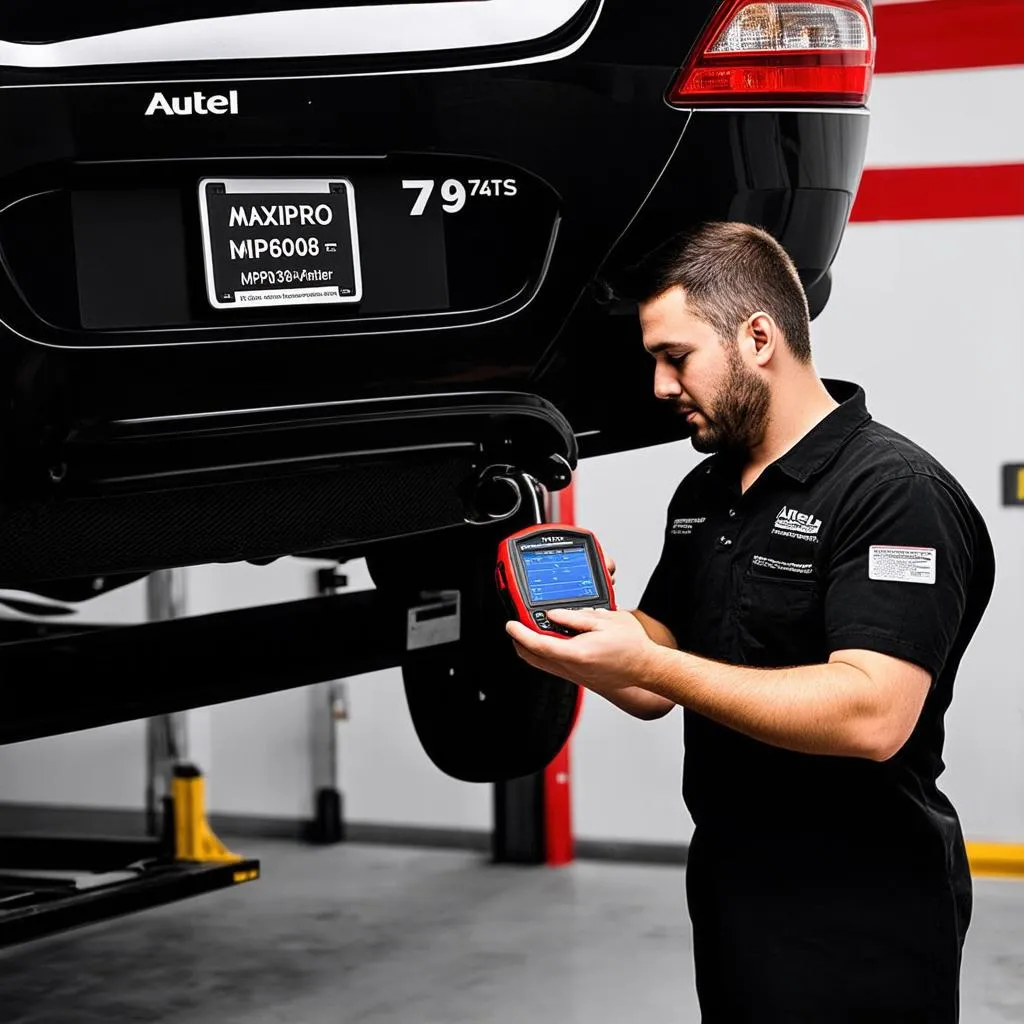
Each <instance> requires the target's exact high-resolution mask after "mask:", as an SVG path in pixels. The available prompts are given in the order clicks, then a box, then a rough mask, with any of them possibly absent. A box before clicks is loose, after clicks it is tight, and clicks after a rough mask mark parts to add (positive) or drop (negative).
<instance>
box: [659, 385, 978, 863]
mask: <svg viewBox="0 0 1024 1024" xmlns="http://www.w3.org/2000/svg"><path fill="white" fill-rule="evenodd" d="M825 383H826V386H827V387H828V389H829V391H830V393H831V394H832V395H833V397H834V398H835V399H836V400H837V401H839V402H840V403H841V404H840V406H839V408H837V409H835V410H834V411H833V412H832V413H831V414H830V415H829V416H827V417H826V418H825V419H824V420H823V421H822V422H821V423H819V424H818V425H817V426H816V427H814V429H813V430H811V431H810V433H808V434H807V435H806V436H805V437H804V438H803V439H802V440H801V441H800V442H799V443H798V444H797V445H796V446H795V447H793V448H792V449H791V450H790V451H789V452H788V453H786V455H784V456H783V457H782V458H780V459H779V460H778V461H776V462H775V463H773V464H772V465H770V466H769V467H768V468H767V469H766V470H765V471H764V473H763V474H762V475H761V477H760V478H759V479H758V480H757V481H756V482H755V483H754V484H753V486H751V487H750V488H749V489H748V490H747V492H746V493H745V494H741V490H740V468H741V467H740V465H739V464H738V463H737V462H736V461H730V458H729V457H727V456H724V455H721V454H720V455H715V456H712V457H710V458H709V459H707V460H705V461H704V462H703V463H702V464H701V465H699V466H698V467H697V468H696V469H695V470H693V472H691V473H690V474H689V475H688V476H687V477H686V479H685V480H683V482H682V483H681V484H680V486H679V488H678V490H677V491H676V493H675V496H674V497H673V498H672V501H671V504H670V505H669V511H668V522H667V526H666V531H665V542H664V550H663V553H662V555H661V559H660V561H659V563H658V565H657V567H656V569H655V571H654V574H653V576H652V578H651V580H650V583H649V584H648V586H647V588H646V591H645V593H644V595H643V598H642V599H641V601H640V604H639V607H640V609H641V610H642V611H644V612H646V613H647V614H648V615H650V616H652V617H653V618H655V619H657V620H658V621H660V622H662V623H664V624H665V625H666V626H667V627H668V628H669V629H671V630H672V633H673V634H674V636H675V637H676V639H677V641H678V643H679V647H680V649H682V650H686V651H691V652H693V653H695V654H698V655H702V656H705V657H707V658H712V659H717V660H720V661H724V662H728V663H731V664H738V665H751V666H760V667H782V666H798V665H812V664H821V663H824V662H827V661H828V658H829V655H830V654H831V653H832V652H833V651H837V650H844V649H851V648H858V649H864V650H871V651H879V652H881V653H883V654H887V655H891V656H893V657H896V658H901V659H903V660H906V661H909V662H913V663H915V664H917V665H921V666H923V667H924V668H926V669H927V670H928V671H929V672H930V673H931V674H932V676H933V685H932V688H931V691H930V693H929V694H928V697H927V700H926V702H925V706H924V710H923V712H922V714H921V717H920V719H919V722H918V724H917V727H916V729H915V730H914V733H913V735H912V737H911V738H910V740H909V741H908V742H907V743H906V745H905V746H904V747H903V749H902V750H901V751H900V752H899V753H898V754H897V755H896V756H895V757H893V758H892V759H890V760H889V761H887V762H884V763H881V764H879V763H876V762H872V761H869V760H867V759H862V758H849V757H833V756H816V755H809V754H801V753H796V752H793V751H788V750H784V749H782V748H779V747H774V746H771V745H769V744H766V743H761V742H758V741H757V740H754V739H751V738H749V737H747V736H745V735H742V734H741V733H738V732H736V731H734V730H732V729H729V728H726V727H725V726H722V725H718V724H716V723H714V722H712V721H710V720H709V719H707V718H705V717H703V716H701V715H699V714H696V713H694V712H692V711H690V710H686V711H685V714H684V723H685V725H684V729H685V767H684V773H683V794H684V797H685V800H686V804H687V806H688V808H689V810H690V812H691V814H692V816H693V819H694V821H695V823H696V824H697V826H698V831H699V830H700V828H701V826H707V830H717V831H719V832H729V831H735V832H736V833H738V834H745V835H751V834H754V833H761V834H765V833H770V834H772V835H777V836H781V835H789V836H800V835H813V834H819V835H820V834H821V833H823V832H824V833H831V834H833V835H836V836H840V837H843V842H846V841H848V842H849V844H850V848H851V849H852V848H853V847H854V846H856V845H857V843H858V841H859V838H863V837H864V836H872V835H873V836H881V835H884V836H885V837H886V839H887V840H889V841H892V840H896V843H897V845H900V846H902V847H903V848H904V849H910V850H912V851H913V856H914V857H915V858H918V857H923V858H925V860H923V861H921V862H920V863H921V865H922V867H923V866H925V864H926V863H927V864H931V865H933V866H935V867H938V868H939V869H943V868H945V869H949V868H950V865H951V864H954V862H955V866H956V868H957V870H959V871H963V870H966V868H965V866H964V864H963V857H962V837H961V836H960V830H959V824H958V822H957V819H956V815H955V813H954V811H953V808H952V806H951V805H950V803H949V801H948V800H947V799H946V797H945V796H944V795H942V793H941V792H940V791H939V789H938V788H937V786H936V779H937V777H938V776H939V774H940V773H941V772H942V770H943V762H942V745H943V715H944V713H945V711H946V708H947V707H948V706H949V703H950V699H951V696H952V691H953V680H954V677H955V676H956V672H957V668H958V666H959V664H960V660H961V657H962V655H963V653H964V650H965V648H966V647H967V644H968V642H969V641H970V639H971V636H972V635H973V633H974V631H975V628H976V627H977V625H978V622H979V620H980V618H981V615H982V612H983V611H984V609H985V606H986V605H987V603H988V600H989V596H990V594H991V591H992V585H993V576H994V558H993V551H992V546H991V542H990V540H989V537H988V533H987V530H986V528H985V524H984V522H983V521H982V519H981V516H980V515H979V513H978V511H977V509H976V508H975V507H974V505H973V504H972V503H971V501H970V499H969V498H968V497H967V495H966V494H965V493H964V491H963V489H962V488H961V487H960V486H959V484H958V483H957V482H956V480H954V479H953V477H952V476H951V475H950V474H949V473H948V472H947V471H946V470H945V469H943V467H942V466H941V465H939V463H938V462H936V460H935V459H934V458H932V457H931V456H930V455H929V454H928V453H926V452H924V451H923V450H922V449H920V448H919V447H917V446H916V445H915V444H913V443H912V442H911V441H909V440H907V439H906V438H904V437H902V436H901V435H899V434H897V433H896V432H895V431H893V430H890V429H888V428H887V427H884V426H882V425H880V424H878V423H875V422H874V421H873V420H872V418H871V416H870V415H869V413H868V411H867V408H866V406H865V398H864V392H863V391H862V390H861V389H860V388H859V387H857V386H856V385H853V384H847V383H844V382H840V381H826V382H825ZM765 685H766V686H770V685H771V683H770V682H767V683H766V684H765ZM908 844H909V845H908ZM958 844H959V849H960V851H961V852H960V853H959V854H957V847H958ZM933 856H934V857H935V858H938V859H937V860H932V857H933ZM915 863H916V861H915Z"/></svg>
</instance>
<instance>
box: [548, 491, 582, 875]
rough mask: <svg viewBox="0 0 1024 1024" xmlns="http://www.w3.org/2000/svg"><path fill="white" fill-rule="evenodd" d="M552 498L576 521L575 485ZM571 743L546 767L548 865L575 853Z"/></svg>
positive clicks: (559, 512)
mask: <svg viewBox="0 0 1024 1024" xmlns="http://www.w3.org/2000/svg"><path fill="white" fill-rule="evenodd" d="M549 500H550V504H551V506H552V514H551V519H552V521H553V522H557V523H568V524H570V525H571V524H573V523H574V522H575V521H576V500H575V495H574V493H573V485H572V484H569V486H568V487H566V488H565V489H564V490H561V491H556V492H555V493H554V494H552V495H551V497H550V499H549ZM582 699H583V695H582V692H581V693H580V697H579V699H578V700H577V702H576V715H575V717H574V720H573V730H575V728H576V719H578V717H579V713H580V703H581V701H582ZM571 746H572V738H571V733H570V738H569V739H568V740H566V741H565V746H563V747H562V749H561V750H560V751H559V752H558V756H557V757H556V758H555V759H554V760H553V761H552V762H551V763H550V764H549V765H548V766H547V767H546V768H545V769H544V841H545V845H546V848H547V849H546V857H545V860H546V863H547V865H548V866H549V867H560V866H561V865H563V864H570V863H572V860H573V857H574V856H575V852H576V851H575V844H574V842H573V834H572V770H571V761H570V748H571Z"/></svg>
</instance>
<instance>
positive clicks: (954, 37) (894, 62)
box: [874, 0, 1024, 75]
mask: <svg viewBox="0 0 1024 1024" xmlns="http://www.w3.org/2000/svg"><path fill="white" fill-rule="evenodd" d="M874 17H875V34H876V35H877V37H878V53H877V57H876V60H875V72H876V73H877V74H880V75H885V74H898V73H901V72H905V71H942V70H945V69H949V68H987V67H997V66H1002V65H1007V64H1021V63H1024V3H1022V2H1021V0H931V2H930V3H903V4H901V3H896V4H885V5H883V6H879V7H876V8H875V13H874Z"/></svg>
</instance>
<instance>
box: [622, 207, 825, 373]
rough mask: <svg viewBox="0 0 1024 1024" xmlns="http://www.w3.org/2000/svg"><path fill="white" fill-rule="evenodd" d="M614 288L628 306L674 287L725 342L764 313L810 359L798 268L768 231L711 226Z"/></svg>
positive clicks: (664, 248)
mask: <svg viewBox="0 0 1024 1024" xmlns="http://www.w3.org/2000/svg"><path fill="white" fill-rule="evenodd" d="M608 283H609V286H610V288H611V290H612V292H613V293H614V294H615V296H616V297H617V298H618V299H620V300H624V301H628V302H637V303H640V302H648V301H649V300H651V299H653V298H656V297H657V296H658V295H661V294H662V293H663V292H666V291H668V289H669V288H672V287H673V286H675V285H679V286H680V287H682V288H683V290H684V291H685V293H686V301H687V303H688V304H689V306H690V307H691V308H692V309H693V311H694V313H695V314H696V315H697V316H699V317H700V318H701V319H702V320H704V321H705V322H706V323H708V324H709V325H710V326H711V327H713V328H714V329H715V330H716V331H718V333H719V334H720V335H721V337H722V338H723V339H725V340H730V341H731V340H732V339H733V338H734V337H735V336H736V330H737V328H738V327H739V325H740V324H741V323H743V321H744V320H746V318H747V317H748V316H750V315H751V314H752V313H755V312H757V311H758V310H763V311H764V312H765V313H768V314H769V315H770V316H771V317H772V318H773V319H774V320H775V322H776V323H777V324H778V325H779V328H780V329H781V330H782V333H783V334H784V335H785V338H786V342H787V343H788V345H789V347H790V349H791V350H792V352H793V354H794V355H795V356H796V358H797V359H799V360H800V362H803V363H806V362H809V361H810V358H811V331H810V312H809V310H808V306H807V296H806V294H805V292H804V289H803V285H802V284H801V283H800V276H799V274H798V273H797V269H796V267H795V266H794V264H793V261H792V260H791V259H790V258H789V254H788V253H787V252H786V250H785V249H783V248H782V246H781V245H780V244H779V243H778V242H777V241H776V240H775V239H774V238H773V237H772V236H771V235H770V234H768V232H767V231H762V230H761V229H760V228H757V227H754V226H753V225H752V224H743V223H739V222H735V221H712V222H709V223H705V224H700V225H697V226H696V227H693V228H690V229H688V230H686V231H682V232H680V233H679V234H677V235H674V236H673V237H671V238H669V239H668V240H667V241H665V242H663V243H662V244H661V245H659V246H658V248H657V249H655V250H654V251H653V252H650V253H648V254H647V256H645V257H644V258H643V259H642V260H640V261H639V262H638V263H636V264H634V265H633V266H631V267H629V268H627V269H626V270H625V271H623V272H622V273H621V274H619V275H617V276H616V277H615V278H614V279H612V280H610V281H609V282H608Z"/></svg>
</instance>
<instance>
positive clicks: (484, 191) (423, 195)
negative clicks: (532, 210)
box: [402, 178, 519, 217]
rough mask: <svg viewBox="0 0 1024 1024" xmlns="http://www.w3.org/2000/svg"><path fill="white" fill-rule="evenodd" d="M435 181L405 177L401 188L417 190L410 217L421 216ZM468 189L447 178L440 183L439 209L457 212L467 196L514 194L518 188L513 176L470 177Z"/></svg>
mask: <svg viewBox="0 0 1024 1024" xmlns="http://www.w3.org/2000/svg"><path fill="white" fill-rule="evenodd" d="M436 184H437V182H436V181H435V180H434V179H433V178H405V179H403V180H402V188H408V189H414V190H418V191H419V195H418V196H417V197H416V201H415V202H414V203H413V204H412V210H411V211H410V212H409V216H410V217H422V216H423V211H424V210H425V209H426V208H427V203H428V202H429V200H430V197H431V195H432V194H433V191H434V186H435V185H436ZM468 185H469V190H468V191H467V188H466V185H464V184H463V183H462V182H461V181H459V180H458V179H457V178H447V179H446V180H445V181H443V182H442V183H441V209H442V210H444V211H445V213H458V212H459V210H461V209H462V208H463V207H464V206H465V205H466V197H467V195H469V196H477V195H479V196H514V195H516V194H517V193H518V191H519V188H518V186H517V185H516V180H515V178H470V179H469V180H468Z"/></svg>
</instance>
